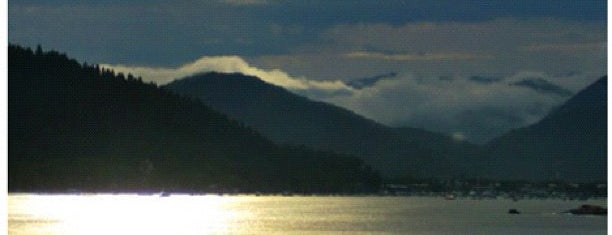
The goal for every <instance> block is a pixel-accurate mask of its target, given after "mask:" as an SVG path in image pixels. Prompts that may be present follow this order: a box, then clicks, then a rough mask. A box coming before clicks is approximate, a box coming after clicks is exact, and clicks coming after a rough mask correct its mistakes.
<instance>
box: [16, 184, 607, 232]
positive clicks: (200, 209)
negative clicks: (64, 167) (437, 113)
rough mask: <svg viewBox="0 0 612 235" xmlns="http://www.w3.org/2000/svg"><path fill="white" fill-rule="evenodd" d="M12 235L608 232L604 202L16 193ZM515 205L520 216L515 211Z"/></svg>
mask: <svg viewBox="0 0 612 235" xmlns="http://www.w3.org/2000/svg"><path fill="white" fill-rule="evenodd" d="M8 200H9V206H8V209H9V224H8V225H9V234H606V228H607V226H606V220H607V217H606V216H572V215H567V214H563V213H560V212H562V211H564V210H567V209H571V208H576V207H579V206H580V205H581V204H586V203H589V204H596V205H602V206H607V204H606V201H605V200H597V201H587V202H584V201H578V202H577V201H561V200H523V201H518V202H514V201H510V200H469V199H465V200H463V199H460V200H444V199H443V198H422V197H255V196H213V195H208V196H188V195H172V196H170V197H159V196H157V195H154V196H139V195H34V194H10V195H9V199H8ZM510 208H516V209H518V210H519V211H521V214H520V215H510V214H508V213H507V211H508V209H510Z"/></svg>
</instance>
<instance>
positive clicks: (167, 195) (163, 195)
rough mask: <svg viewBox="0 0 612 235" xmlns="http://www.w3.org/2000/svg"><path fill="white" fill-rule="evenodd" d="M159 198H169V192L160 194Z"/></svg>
mask: <svg viewBox="0 0 612 235" xmlns="http://www.w3.org/2000/svg"><path fill="white" fill-rule="evenodd" d="M159 196H160V197H170V193H169V192H162V193H161V194H159Z"/></svg>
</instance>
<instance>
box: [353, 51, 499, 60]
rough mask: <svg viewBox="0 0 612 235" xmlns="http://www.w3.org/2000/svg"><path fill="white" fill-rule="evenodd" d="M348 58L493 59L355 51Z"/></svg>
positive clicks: (490, 57) (472, 56)
mask: <svg viewBox="0 0 612 235" xmlns="http://www.w3.org/2000/svg"><path fill="white" fill-rule="evenodd" d="M345 56H346V57H348V58H365V59H376V60H395V61H408V60H474V59H492V58H494V57H493V56H491V55H482V54H470V53H457V52H455V53H453V52H446V53H418V54H385V53H381V52H368V51H354V52H349V53H346V54H345Z"/></svg>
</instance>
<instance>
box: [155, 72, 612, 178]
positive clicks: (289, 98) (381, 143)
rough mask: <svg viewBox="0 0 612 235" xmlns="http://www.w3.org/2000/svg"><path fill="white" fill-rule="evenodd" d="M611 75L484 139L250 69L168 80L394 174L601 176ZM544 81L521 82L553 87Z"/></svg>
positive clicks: (243, 117) (295, 141)
mask: <svg viewBox="0 0 612 235" xmlns="http://www.w3.org/2000/svg"><path fill="white" fill-rule="evenodd" d="M606 80H607V78H606V77H604V78H601V79H600V80H599V81H598V82H596V83H595V84H593V85H591V86H589V87H588V88H586V89H585V90H583V91H581V92H579V93H578V94H577V95H576V96H574V97H573V98H571V99H570V100H569V101H567V103H566V104H564V105H562V106H561V107H559V108H558V109H556V111H554V112H552V113H551V114H550V115H548V116H547V117H546V118H544V119H543V120H542V121H540V122H539V123H536V124H534V125H532V126H529V127H525V128H522V129H518V130H513V131H510V132H509V133H507V134H505V135H502V136H500V137H498V138H496V139H494V140H492V141H491V142H490V143H488V144H485V145H484V146H479V145H474V144H471V143H468V142H464V141H458V140H455V139H453V138H450V137H448V136H445V135H442V134H438V133H433V132H429V131H426V130H422V129H417V128H392V127H387V126H384V125H382V124H379V123H376V122H375V121H372V120H369V119H366V118H364V117H362V116H359V115H357V114H355V113H353V112H351V111H349V110H346V109H343V108H340V107H336V106H333V105H330V104H327V103H323V102H318V101H313V100H309V99H308V98H305V97H302V96H299V95H296V94H294V93H292V92H290V91H288V90H285V89H283V88H281V87H277V86H274V85H271V84H268V83H266V82H263V81H262V80H260V79H258V78H256V77H252V76H245V75H242V74H223V73H215V72H212V73H204V74H197V75H194V76H190V77H186V78H182V79H178V80H175V81H174V82H172V83H170V84H168V85H166V86H165V88H167V89H170V90H173V91H175V92H177V93H179V94H183V95H187V96H192V97H194V98H198V99H200V100H201V101H202V102H204V103H205V104H207V105H209V106H210V107H212V108H214V109H216V110H219V111H220V112H222V113H225V114H227V115H228V116H229V117H231V118H233V119H236V120H239V121H241V122H243V123H245V124H246V125H247V126H250V127H252V128H254V129H255V130H257V131H259V132H260V133H262V134H263V135H264V136H266V137H268V138H270V139H271V140H272V141H274V142H276V143H280V144H291V145H305V146H308V147H311V148H315V149H324V150H329V151H334V152H339V153H347V154H354V155H356V156H359V157H361V158H363V159H364V161H365V162H366V163H368V164H371V165H372V166H373V167H375V169H377V170H379V171H380V172H381V173H382V174H383V176H385V177H389V178H397V177H399V178H401V177H420V178H423V177H487V178H497V179H520V180H522V179H527V180H579V181H594V180H605V177H604V176H605V175H606V164H605V163H606V156H607V155H606V148H607V143H606V139H607V138H606V131H607V129H606V127H607V116H606V109H607V103H606V102H607V93H606V90H607V87H606V84H607V82H606ZM536 82H538V81H536ZM536 82H534V83H533V84H532V83H527V82H524V83H519V84H513V85H525V86H528V85H529V86H535V85H538V87H545V88H549V86H545V85H547V84H542V82H539V83H536ZM549 90H550V89H549ZM555 92H557V93H559V94H562V95H568V92H565V91H563V90H559V89H555Z"/></svg>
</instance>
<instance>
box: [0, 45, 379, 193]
mask: <svg viewBox="0 0 612 235" xmlns="http://www.w3.org/2000/svg"><path fill="white" fill-rule="evenodd" d="M8 58H9V65H8V70H9V74H8V79H9V115H8V116H9V133H8V134H9V135H8V136H9V157H8V169H9V172H8V173H9V174H8V186H9V191H56V190H59V191H65V190H68V189H77V190H93V191H99V190H110V191H133V190H138V191H140V190H167V191H168V190H170V191H200V190H221V189H234V188H239V189H242V190H248V191H262V192H265V191H281V190H292V191H304V192H347V191H348V192H351V191H366V190H377V189H378V187H379V183H380V178H379V176H378V175H377V174H376V173H375V172H373V171H372V170H371V168H370V167H368V166H366V165H364V164H363V161H362V160H360V159H358V158H356V157H351V156H347V155H340V154H335V153H331V152H323V151H314V150H309V149H307V148H304V147H279V146H278V145H275V144H273V143H272V142H271V141H268V140H267V139H266V138H264V137H262V136H261V135H260V134H258V133H257V132H255V131H254V130H252V129H249V128H246V127H244V125H242V124H240V123H238V122H236V121H232V120H230V119H228V118H227V117H226V116H225V115H222V114H220V113H218V112H216V111H214V110H212V109H211V108H209V107H208V106H205V105H204V104H202V103H201V102H200V101H198V100H196V99H191V98H187V97H182V96H179V95H176V94H174V93H173V92H171V91H168V90H166V89H160V88H158V87H157V86H156V85H155V84H145V83H143V82H142V81H141V80H140V79H139V78H135V77H133V76H132V75H127V76H126V75H124V74H115V73H114V72H112V71H110V70H106V69H101V68H99V67H98V66H90V65H86V64H79V63H78V62H77V61H75V60H72V59H69V58H68V57H67V56H66V55H63V54H59V53H57V52H53V51H51V52H43V51H42V50H41V49H40V47H39V48H37V49H36V51H32V50H31V49H29V48H22V47H19V46H15V45H11V46H9V48H8Z"/></svg>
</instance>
